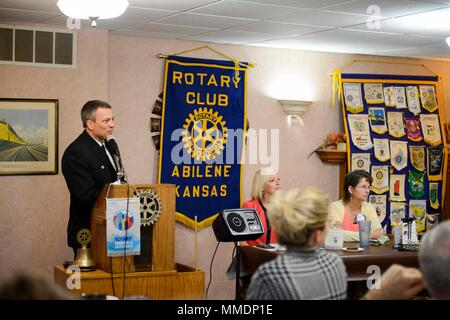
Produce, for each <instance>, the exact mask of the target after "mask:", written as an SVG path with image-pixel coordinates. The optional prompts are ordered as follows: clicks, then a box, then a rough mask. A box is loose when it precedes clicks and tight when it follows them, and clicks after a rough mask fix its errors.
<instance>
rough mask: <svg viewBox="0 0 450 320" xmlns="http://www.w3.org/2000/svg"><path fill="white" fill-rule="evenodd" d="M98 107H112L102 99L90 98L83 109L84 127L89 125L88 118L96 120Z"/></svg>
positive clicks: (82, 119)
mask: <svg viewBox="0 0 450 320" xmlns="http://www.w3.org/2000/svg"><path fill="white" fill-rule="evenodd" d="M98 108H107V109H111V105H110V104H109V103H108V102H105V101H102V100H90V101H88V102H86V103H85V104H84V106H83V108H82V109H81V122H83V128H86V127H87V121H88V120H92V121H94V122H95V120H96V116H97V109H98Z"/></svg>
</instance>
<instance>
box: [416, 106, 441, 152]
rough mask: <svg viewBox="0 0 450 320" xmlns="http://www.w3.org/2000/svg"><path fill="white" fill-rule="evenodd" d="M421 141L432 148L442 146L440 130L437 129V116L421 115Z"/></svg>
mask: <svg viewBox="0 0 450 320" xmlns="http://www.w3.org/2000/svg"><path fill="white" fill-rule="evenodd" d="M420 124H421V125H422V133H423V139H424V140H425V142H426V143H428V144H429V145H430V146H432V147H436V146H439V145H441V144H442V140H441V130H440V129H439V128H440V126H439V118H438V115H437V114H421V115H420Z"/></svg>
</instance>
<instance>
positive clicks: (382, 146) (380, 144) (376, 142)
mask: <svg viewBox="0 0 450 320" xmlns="http://www.w3.org/2000/svg"><path fill="white" fill-rule="evenodd" d="M373 148H374V152H375V158H376V159H377V160H378V161H381V162H385V161H388V160H389V159H390V158H391V153H390V151H389V139H375V138H374V139H373Z"/></svg>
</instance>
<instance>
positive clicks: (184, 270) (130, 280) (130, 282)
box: [54, 264, 205, 300]
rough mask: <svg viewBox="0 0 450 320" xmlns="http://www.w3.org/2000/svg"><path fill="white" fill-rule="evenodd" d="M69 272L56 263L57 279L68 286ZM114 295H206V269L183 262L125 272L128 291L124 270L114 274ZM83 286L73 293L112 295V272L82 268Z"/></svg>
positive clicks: (161, 297)
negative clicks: (169, 268)
mask: <svg viewBox="0 0 450 320" xmlns="http://www.w3.org/2000/svg"><path fill="white" fill-rule="evenodd" d="M71 275H72V274H71V273H66V269H65V268H64V267H63V266H62V265H57V266H55V267H54V280H55V283H57V284H58V285H60V286H61V287H63V288H65V289H67V280H68V278H69V277H70V276H71ZM113 279H114V291H115V296H116V297H118V298H123V297H126V296H147V297H149V298H151V299H158V300H172V299H173V300H186V299H204V298H205V273H204V272H203V271H195V269H193V268H190V267H188V266H184V265H181V264H176V270H173V271H155V272H153V271H152V272H132V273H126V274H125V294H124V295H122V292H123V283H124V277H123V274H114V275H113ZM80 283H81V288H80V289H74V290H70V291H71V292H72V293H73V294H74V295H80V294H81V293H84V294H104V295H113V288H112V281H111V274H110V273H107V272H104V271H102V270H98V269H97V270H96V271H91V272H81V278H80Z"/></svg>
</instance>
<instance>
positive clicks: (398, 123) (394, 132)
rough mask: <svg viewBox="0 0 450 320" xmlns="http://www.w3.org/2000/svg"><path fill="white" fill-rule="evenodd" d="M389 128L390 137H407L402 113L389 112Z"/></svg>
mask: <svg viewBox="0 0 450 320" xmlns="http://www.w3.org/2000/svg"><path fill="white" fill-rule="evenodd" d="M387 118H388V128H389V135H391V136H393V137H394V138H401V137H403V136H404V135H405V129H404V126H403V113H401V112H388V113H387Z"/></svg>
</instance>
